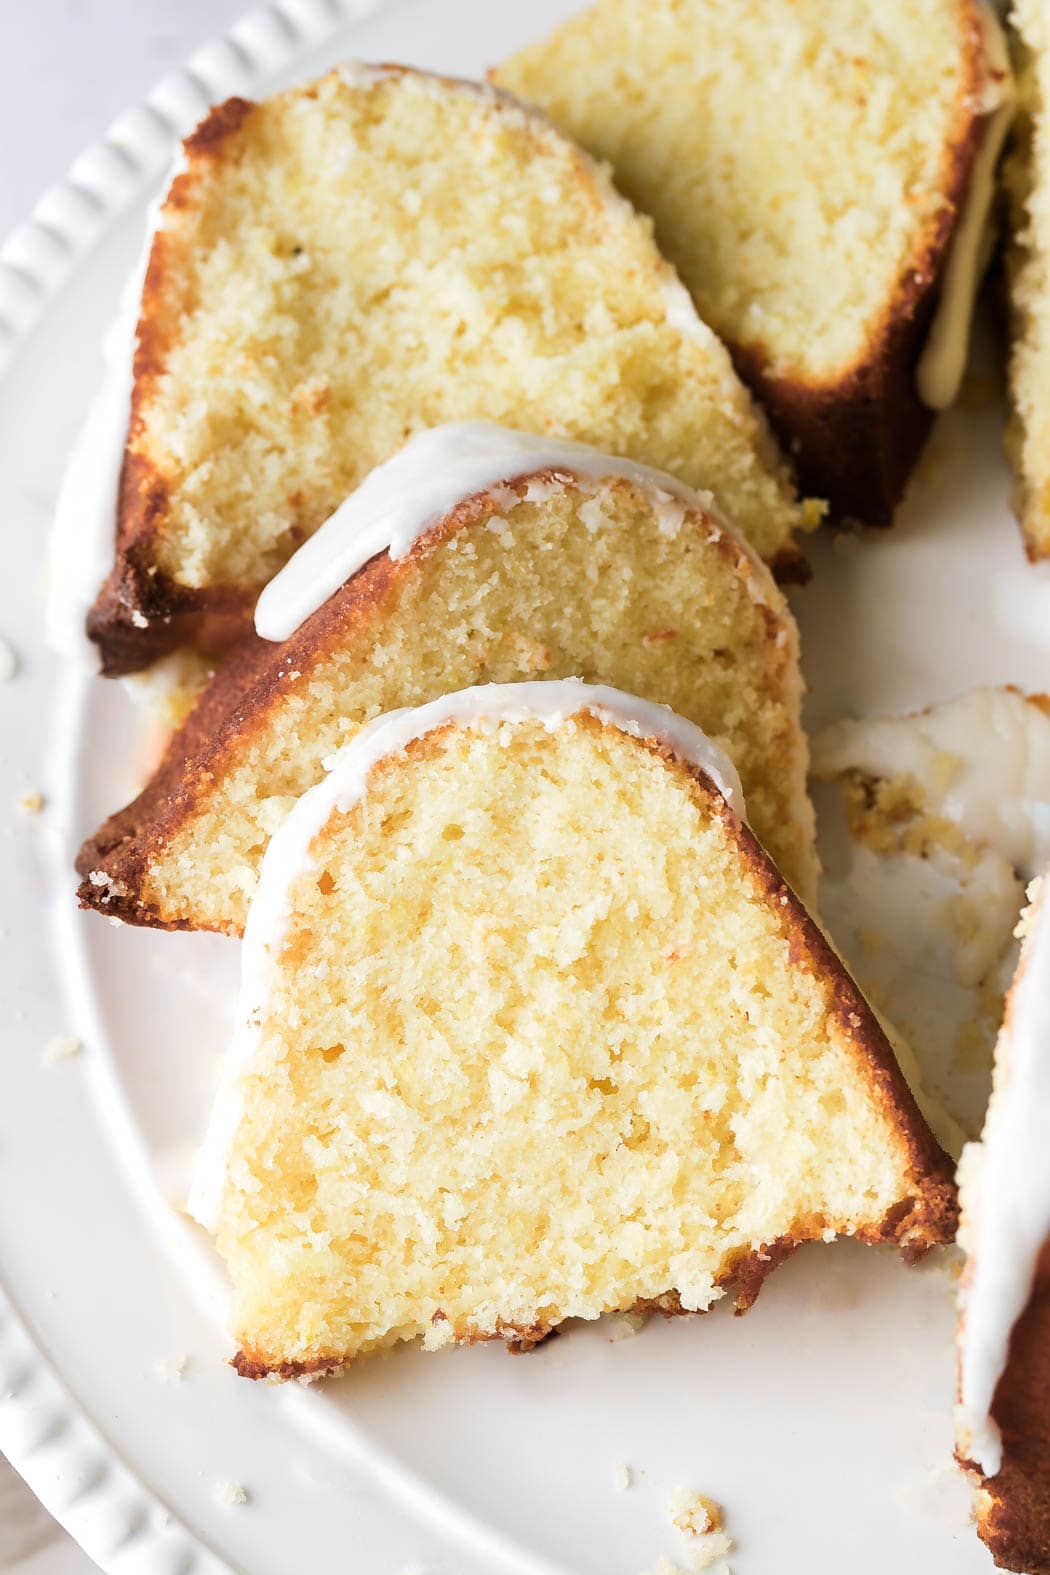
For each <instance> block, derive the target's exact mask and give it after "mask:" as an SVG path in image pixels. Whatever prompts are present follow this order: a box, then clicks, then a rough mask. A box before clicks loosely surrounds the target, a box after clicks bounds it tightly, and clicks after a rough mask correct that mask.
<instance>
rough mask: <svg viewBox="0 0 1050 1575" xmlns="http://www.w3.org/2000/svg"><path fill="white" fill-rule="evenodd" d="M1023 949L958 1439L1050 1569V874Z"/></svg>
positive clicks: (996, 1524)
mask: <svg viewBox="0 0 1050 1575" xmlns="http://www.w3.org/2000/svg"><path fill="white" fill-rule="evenodd" d="M1029 899H1030V902H1029V907H1028V908H1027V910H1026V912H1025V914H1024V916H1023V917H1022V920H1021V924H1020V926H1019V928H1018V934H1019V935H1020V936H1021V938H1022V944H1021V961H1020V963H1019V965H1018V971H1017V975H1016V977H1015V979H1014V983H1013V987H1012V989H1011V991H1010V995H1009V998H1008V1000H1007V1004H1006V1017H1005V1020H1004V1022H1003V1027H1002V1031H1001V1032H1000V1035H999V1042H998V1045H997V1046H996V1053H995V1084H994V1088H993V1092H992V1098H991V1103H990V1104H989V1106H988V1117H987V1120H986V1122H985V1127H984V1132H983V1134H982V1137H981V1141H980V1143H974V1144H970V1145H969V1146H968V1147H967V1148H966V1149H965V1150H964V1151H963V1158H962V1163H961V1165H960V1167H959V1187H960V1197H961V1202H962V1209H963V1217H962V1223H961V1226H960V1230H959V1240H960V1243H961V1244H962V1246H963V1247H964V1248H965V1250H966V1254H967V1263H966V1269H965V1272H964V1274H963V1279H962V1282H961V1295H960V1319H959V1407H958V1413H957V1426H956V1436H957V1445H958V1448H957V1453H958V1456H959V1459H960V1461H961V1462H962V1464H963V1465H964V1466H965V1467H966V1469H967V1470H968V1472H969V1473H970V1475H971V1476H972V1477H973V1479H974V1482H975V1491H974V1502H975V1509H976V1516H977V1529H978V1531H979V1533H980V1535H981V1537H982V1539H983V1540H984V1542H986V1543H987V1545H988V1547H989V1548H990V1550H991V1552H992V1555H993V1557H994V1559H995V1562H996V1564H998V1565H999V1566H1000V1567H1002V1568H1003V1569H1010V1570H1015V1571H1018V1572H1022V1575H1048V1572H1050V1149H1048V1144H1047V1133H1048V1131H1050V883H1048V881H1047V879H1046V877H1045V876H1044V877H1042V878H1041V879H1040V880H1037V881H1034V882H1033V883H1032V885H1031V887H1030V888H1029Z"/></svg>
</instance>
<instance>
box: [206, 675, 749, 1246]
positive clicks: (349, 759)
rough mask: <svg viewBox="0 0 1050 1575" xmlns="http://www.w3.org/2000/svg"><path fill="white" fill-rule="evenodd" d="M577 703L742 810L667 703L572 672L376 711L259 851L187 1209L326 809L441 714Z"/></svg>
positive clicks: (212, 1162)
mask: <svg viewBox="0 0 1050 1575" xmlns="http://www.w3.org/2000/svg"><path fill="white" fill-rule="evenodd" d="M581 712H586V713H588V714H590V715H591V716H594V717H597V718H598V720H599V721H601V722H603V723H605V724H606V725H608V726H611V727H616V728H618V729H619V730H620V731H621V732H623V733H626V734H628V735H629V736H630V737H632V738H639V739H654V740H656V741H657V742H658V743H660V744H662V745H666V746H667V747H668V748H670V749H672V750H673V751H674V753H675V754H676V755H678V756H679V757H680V758H681V759H682V760H685V761H687V762H688V763H689V764H691V765H693V766H695V767H696V768H697V769H698V770H700V771H702V772H703V774H704V775H705V776H706V777H707V778H708V780H709V781H710V783H711V784H712V786H713V787H714V788H715V789H716V790H717V792H718V793H720V794H721V795H722V797H723V798H724V799H725V801H726V803H727V804H728V806H729V808H730V809H731V810H732V811H733V813H734V814H735V815H736V816H738V817H739V818H740V819H741V820H743V819H744V818H745V808H744V795H743V790H742V788H741V786H740V778H739V777H738V776H737V773H736V769H735V767H734V766H733V764H732V762H731V761H730V760H729V758H728V756H726V755H725V754H724V753H723V752H722V750H721V749H719V748H718V746H717V745H716V744H713V743H712V742H711V740H710V739H709V738H708V737H707V734H706V733H703V732H701V730H700V728H698V727H696V726H695V725H694V723H692V722H689V721H686V719H685V718H684V717H681V716H678V715H676V713H675V712H674V711H672V710H670V709H669V707H667V706H663V705H656V704H654V703H653V702H652V701H649V700H641V699H639V698H638V697H637V696H635V695H628V694H624V693H623V691H622V690H619V689H611V688H609V687H607V686H606V685H603V684H586V683H583V682H582V680H580V679H578V678H563V679H557V680H554V681H551V682H542V681H541V682H535V683H522V684H481V685H479V686H477V687H476V688H474V689H462V690H460V691H458V692H457V693H455V694H450V695H443V696H442V697H441V698H440V699H438V700H432V701H430V703H429V704H427V705H423V706H418V707H416V708H415V709H412V708H408V707H406V708H403V709H401V710H397V711H388V712H387V713H386V715H384V716H380V717H377V718H376V720H375V721H374V722H372V723H370V724H369V725H368V726H367V727H364V728H362V729H361V731H360V732H359V733H358V734H357V735H356V736H355V737H354V738H353V739H351V741H350V742H349V743H348V744H345V745H344V746H343V748H342V749H340V750H338V751H337V753H336V754H334V755H333V756H332V757H331V758H330V759H329V760H327V761H326V762H325V766H326V768H327V771H328V775H327V776H326V777H325V778H324V779H323V781H321V782H318V783H317V785H316V786H315V787H312V788H310V789H308V791H307V792H306V793H304V794H303V796H302V797H301V798H300V799H299V800H298V802H297V803H296V804H295V806H294V808H293V809H292V810H291V811H290V812H289V814H288V816H287V817H286V819H285V820H284V821H283V823H282V824H281V825H280V826H279V827H278V829H277V831H276V832H275V833H274V835H273V836H272V837H271V839H270V842H269V845H268V847H267V849H266V852H265V854H264V855H263V861H262V868H261V870H260V874H259V884H258V887H257V889H256V893H255V896H254V898H253V900H252V903H251V907H250V908H249V910H248V920H247V923H246V924H245V928H244V942H243V946H242V949H241V985H240V996H239V1000H238V1005H237V1017H236V1028H235V1030H234V1037H233V1043H232V1045H231V1047H230V1051H229V1053H228V1055H227V1058H226V1062H225V1065H224V1069H223V1075H222V1080H221V1083H220V1087H219V1092H218V1095H217V1097H216V1102H215V1107H214V1109H213V1112H212V1117H211V1121H210V1123H209V1126H208V1132H207V1136H206V1137H205V1141H204V1145H203V1148H202V1150H201V1153H200V1156H199V1160H198V1163H197V1166H196V1170H195V1175H194V1181H193V1186H192V1189H191V1192H190V1198H189V1203H188V1207H189V1211H190V1213H191V1214H192V1215H193V1217H194V1219H196V1220H198V1221H199V1222H200V1223H201V1224H202V1225H206V1226H208V1227H209V1228H211V1229H214V1228H215V1225H216V1223H217V1220H218V1217H219V1211H220V1207H221V1203H222V1196H223V1189H224V1184H225V1178H226V1174H227V1166H228V1158H229V1154H230V1151H231V1147H232V1144H233V1140H234V1137H235V1135H236V1131H237V1127H238V1125H239V1123H240V1119H241V1111H242V1095H241V1076H242V1074H243V1072H244V1071H245V1070H246V1069H247V1067H248V1066H249V1065H250V1062H251V1058H252V1054H253V1052H254V1049H255V1047H256V1045H257V1044H258V1042H259V1034H260V1028H259V1024H260V1021H261V1018H262V1014H263V1011H264V1009H265V1005H266V1002H267V1000H268V998H269V993H270V976H271V969H272V967H273V965H274V963H275V961H276V958H277V957H278V955H279V953H280V949H281V945H282V942H283V939H284V935H285V933H286V930H287V926H288V921H289V918H290V916H291V915H290V908H289V902H290V898H291V893H292V888H293V886H294V884H295V882H296V881H297V880H298V879H299V877H300V876H301V875H302V874H303V872H304V871H305V870H308V869H309V868H310V863H311V854H310V849H311V845H312V843H313V841H314V839H315V837H316V836H317V835H318V833H319V832H320V831H321V830H322V828H323V827H324V826H325V824H326V823H327V821H328V820H329V818H330V816H331V815H332V814H333V813H335V812H339V813H345V812H346V811H347V810H348V809H350V808H351V807H352V806H353V805H354V804H355V803H357V802H358V801H359V800H360V799H361V798H362V797H364V795H365V793H366V792H367V788H368V777H369V773H370V772H371V771H372V768H373V767H374V766H375V765H376V764H377V762H378V761H380V760H384V759H386V758H387V757H388V756H390V755H393V754H399V753H400V752H402V751H403V750H404V749H405V748H407V746H408V745H409V744H411V743H413V742H414V741H415V740H416V739H419V738H423V737H424V736H425V735H426V734H427V733H431V732H433V731H434V730H435V729H436V728H439V727H443V726H444V725H445V724H446V723H449V722H451V723H453V724H455V725H456V726H457V727H465V728H472V729H478V730H483V731H486V732H495V731H496V730H497V729H498V728H499V727H501V726H503V725H504V724H507V723H509V724H510V725H512V726H513V725H519V724H521V723H523V722H529V721H539V722H542V724H543V726H544V727H545V728H546V729H547V730H548V731H550V732H553V731H555V730H556V729H558V728H560V727H563V726H564V725H565V724H566V722H568V721H569V720H570V719H571V718H572V717H574V716H578V715H580V713H581Z"/></svg>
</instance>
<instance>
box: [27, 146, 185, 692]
mask: <svg viewBox="0 0 1050 1575" xmlns="http://www.w3.org/2000/svg"><path fill="white" fill-rule="evenodd" d="M184 168H185V155H184V153H183V150H182V148H181V147H180V149H179V151H178V153H177V155H176V157H175V159H174V160H173V162H172V164H171V167H170V169H169V171H168V173H167V175H166V176H165V178H164V180H163V181H162V183H161V187H160V191H159V192H158V194H157V196H156V197H155V198H154V200H153V201H152V202H151V203H150V205H149V207H148V209H147V210H146V234H145V239H144V241H143V244H142V249H141V252H140V254H139V256H138V258H137V260H136V262H135V266H134V267H133V268H132V270H131V272H130V273H129V274H128V277H127V280H126V281H125V284H124V288H123V290H122V291H121V295H120V304H119V305H118V307H117V312H116V316H115V317H114V319H113V321H112V323H111V324H110V327H109V329H108V331H107V333H106V336H105V339H104V341H103V366H102V380H101V382H100V383H99V386H98V391H97V392H96V394H95V396H94V398H93V399H92V401H91V405H90V406H89V408H88V413H87V416H86V418H85V420H84V425H83V426H82V427H81V429H80V432H79V434H78V435H77V438H76V440H75V442H74V444H73V448H72V450H71V452H70V456H69V460H68V461H67V464H66V468H65V471H64V473H63V476H62V482H61V485H60V487H59V492H58V499H57V501H56V503H55V515H54V522H53V525H52V530H51V540H50V543H49V546H48V587H47V605H46V609H45V615H44V617H45V636H46V639H47V643H48V645H49V646H50V647H51V649H52V650H54V651H57V652H58V653H59V655H61V656H66V657H69V658H72V659H73V660H75V661H78V662H80V663H83V664H84V665H85V666H88V667H90V669H91V670H92V671H93V672H97V671H98V665H99V659H98V651H97V650H96V648H95V646H94V645H93V644H92V643H91V641H90V640H89V639H88V637H87V634H86V633H85V630H84V622H85V619H86V618H87V615H88V612H89V611H90V609H91V607H92V605H93V603H94V601H95V597H96V596H97V595H98V592H99V588H100V586H101V585H102V582H103V580H105V578H106V576H107V575H108V573H109V571H110V568H111V567H112V564H113V547H114V541H115V536H116V528H117V504H118V498H119V491H120V472H121V467H122V465H123V463H124V447H125V444H126V442H127V436H128V421H129V418H130V414H131V389H132V378H133V373H134V362H135V346H136V342H137V329H138V319H139V309H140V302H141V299H142V289H143V285H144V284H145V282H146V270H147V269H148V267H149V259H150V253H151V252H152V250H153V240H154V237H155V235H156V233H157V231H158V230H159V229H160V228H161V225H162V209H163V204H164V201H165V199H166V197H167V195H168V192H169V191H170V189H171V186H172V183H173V181H175V180H176V178H177V177H178V176H179V175H180V174H181V173H182V171H183V170H184Z"/></svg>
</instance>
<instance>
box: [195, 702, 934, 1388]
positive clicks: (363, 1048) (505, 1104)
mask: <svg viewBox="0 0 1050 1575" xmlns="http://www.w3.org/2000/svg"><path fill="white" fill-rule="evenodd" d="M724 817H729V822H730V823H731V824H735V823H733V822H732V817H731V816H729V811H728V810H727V808H726V806H725V804H724V801H723V800H722V799H721V797H720V796H719V795H718V794H717V793H715V792H714V790H713V789H711V788H710V787H708V786H704V787H701V786H700V785H699V783H698V781H697V778H696V777H695V776H693V775H692V774H691V773H690V772H689V771H688V769H687V768H686V767H684V766H683V765H681V763H680V762H678V761H671V762H669V761H668V760H667V759H666V758H665V757H663V756H661V755H660V754H658V753H656V752H655V751H654V750H653V749H652V748H651V747H650V746H647V745H644V744H638V743H636V742H635V741H634V740H632V739H629V738H625V737H624V735H623V734H621V733H619V732H618V731H617V730H616V729H614V728H612V727H606V726H603V725H602V724H601V723H599V722H597V721H595V720H593V719H592V718H590V717H588V716H586V715H581V716H579V717H577V718H575V719H570V720H569V721H568V722H566V723H564V724H562V725H561V726H560V727H558V728H557V729H556V730H555V731H554V732H553V733H552V732H548V731H546V730H545V728H544V726H543V725H542V724H541V723H539V722H536V721H526V722H522V723H518V724H516V725H513V726H512V725H510V724H502V725H499V726H498V728H497V730H496V731H494V732H493V731H489V732H481V731H474V730H467V729H463V728H459V727H456V726H446V727H445V728H444V729H442V730H441V731H439V732H437V733H433V734H431V735H429V736H427V737H424V738H423V739H422V740H419V741H417V742H416V743H415V744H412V745H410V746H409V747H408V750H407V751H406V752H405V753H403V754H401V755H399V756H393V757H388V758H387V759H386V760H384V761H381V762H380V763H379V765H378V766H377V767H374V768H373V770H372V772H371V775H370V777H369V780H368V785H367V793H366V797H365V798H364V799H363V800H362V801H359V802H357V803H356V804H355V805H353V806H351V807H349V808H348V809H345V810H343V811H342V812H339V811H336V812H334V813H333V815H332V817H331V818H330V819H329V820H328V822H327V824H326V825H325V826H324V828H323V829H322V830H321V831H320V832H319V833H318V834H317V835H316V836H315V838H314V840H313V842H312V844H311V847H310V856H309V859H308V861H307V863H306V864H305V865H304V866H303V867H302V868H301V870H299V871H297V872H296V874H295V875H294V877H293V878H292V880H291V882H290V885H289V887H288V893H287V896H288V907H289V910H290V918H289V920H288V925H287V929H286V931H285V934H284V939H283V943H281V944H280V946H279V948H278V950H277V951H276V952H275V954H274V955H273V965H272V968H271V969H270V970H269V972H268V985H267V990H266V994H265V1000H264V1001H263V1002H262V1003H261V1006H260V1009H259V1012H258V1014H257V1017H256V1021H257V1024H258V1033H257V1036H256V1038H255V1040H254V1043H253V1045H252V1048H251V1049H250V1051H249V1052H247V1060H246V1062H245V1064H244V1065H243V1067H242V1071H241V1078H240V1084H239V1098H240V1099H242V1100H243V1108H242V1110H241V1114H240V1119H239V1123H238V1124H237V1127H236V1134H235V1137H234V1139H233V1142H232V1146H231V1148H230V1149H229V1152H228V1155H227V1165H226V1169H225V1172H224V1175H225V1180H224V1182H223V1185H222V1189H221V1197H220V1200H219V1206H218V1210H217V1212H216V1213H215V1214H214V1216H213V1219H212V1221H211V1223H212V1224H213V1225H214V1228H215V1230H216V1235H217V1240H218V1245H219V1248H220V1250H221V1252H222V1253H223V1255H224V1257H225V1258H226V1260H227V1263H228V1265H229V1267H230V1270H231V1273H232V1278H233V1284H234V1288H235V1291H234V1313H233V1320H234V1329H235V1333H236V1335H237V1337H238V1338H239V1339H240V1340H241V1342H242V1347H243V1355H242V1358H241V1365H242V1368H243V1370H244V1371H246V1372H250V1373H258V1372H261V1371H263V1370H264V1369H266V1368H273V1367H276V1366H278V1365H279V1364H281V1363H286V1364H290V1365H289V1366H286V1367H285V1368H284V1369H283V1370H284V1371H285V1372H289V1371H294V1370H296V1366H297V1365H300V1366H305V1367H307V1368H308V1367H310V1366H311V1365H320V1366H324V1365H327V1364H329V1363H331V1362H338V1361H340V1360H342V1359H345V1358H349V1357H351V1356H353V1355H355V1354H356V1353H359V1352H362V1351H365V1350H368V1349H369V1348H371V1347H373V1346H376V1345H380V1344H384V1343H388V1342H391V1341H394V1340H399V1339H409V1338H412V1337H415V1336H422V1337H423V1339H424V1340H425V1341H426V1343H427V1344H428V1345H430V1346H434V1345H439V1344H442V1343H444V1342H445V1341H446V1340H448V1339H451V1338H457V1339H469V1338H472V1337H475V1336H485V1335H493V1334H497V1333H500V1332H502V1333H504V1334H506V1333H509V1332H511V1331H513V1330H515V1329H518V1330H522V1331H527V1330H533V1331H535V1330H536V1328H537V1326H539V1327H540V1328H545V1327H549V1326H551V1325H553V1324H556V1323H557V1322H559V1321H560V1320H562V1319H564V1318H567V1317H580V1318H593V1317H596V1316H597V1315H599V1314H600V1313H602V1312H603V1311H606V1310H608V1309H613V1308H627V1307H630V1306H632V1305H633V1304H635V1303H636V1302H638V1301H639V1300H644V1299H648V1298H659V1297H663V1296H665V1295H667V1294H668V1293H673V1294H674V1295H676V1296H677V1297H678V1298H679V1299H680V1302H681V1306H682V1307H683V1308H684V1309H687V1310H691V1309H703V1308H706V1307H708V1306H710V1305H711V1303H712V1302H713V1301H714V1300H715V1299H716V1298H717V1297H718V1296H719V1295H720V1294H721V1292H720V1290H719V1285H720V1282H722V1281H724V1280H726V1279H728V1278H731V1277H732V1275H733V1271H734V1269H735V1268H738V1267H739V1266H740V1264H741V1261H742V1260H743V1259H745V1258H746V1257H747V1255H748V1254H750V1253H752V1252H753V1251H757V1250H759V1249H761V1248H762V1247H763V1246H764V1245H768V1244H771V1243H774V1242H776V1241H777V1240H778V1239H779V1238H785V1237H786V1238H791V1239H802V1238H807V1237H813V1236H819V1235H821V1233H822V1232H823V1231H825V1230H827V1229H830V1230H836V1231H843V1232H846V1231H853V1232H858V1233H861V1234H863V1233H864V1231H865V1230H868V1231H869V1232H871V1231H877V1230H878V1228H879V1226H880V1225H881V1223H882V1221H883V1219H884V1216H886V1215H887V1214H888V1213H890V1212H891V1211H892V1210H893V1209H895V1208H896V1207H898V1206H899V1205H900V1203H901V1200H902V1198H903V1197H904V1196H905V1195H906V1191H907V1187H908V1181H907V1175H908V1163H909V1162H908V1156H907V1151H906V1145H905V1141H904V1138H903V1137H902V1135H901V1133H900V1132H899V1130H898V1129H896V1128H894V1127H893V1125H892V1123H891V1122H890V1120H888V1119H887V1115H886V1112H885V1108H884V1107H883V1106H882V1105H881V1104H880V1095H879V1091H878V1089H877V1087H876V1084H875V1083H874V1081H873V1080H872V1069H871V1068H870V1067H869V1068H865V1065H864V1063H863V1060H862V1052H861V1051H860V1050H858V1049H857V1048H855V1047H854V1048H851V1047H850V1045H849V1044H848V1042H847V1036H848V1035H849V1034H850V1033H851V1029H850V1028H849V1027H848V1026H844V1024H843V1022H842V1021H841V1020H840V1018H838V1017H836V1015H835V1013H834V1010H833V1008H834V996H835V986H834V983H833V982H832V983H829V982H827V981H824V980H822V979H821V977H820V975H819V971H818V970H816V969H813V968H810V967H806V966H798V965H797V954H796V952H795V950H794V949H793V945H792V939H791V931H790V928H789V920H788V919H787V918H786V916H785V912H784V909H783V907H782V905H781V904H780V903H779V902H777V901H776V900H775V899H774V900H763V880H762V867H761V866H758V867H757V868H754V867H749V865H748V863H747V861H746V859H745V858H744V857H742V855H741V851H740V846H739V843H738V841H736V840H734V837H733V835H732V832H731V829H730V825H727V823H726V819H725V818H724Z"/></svg>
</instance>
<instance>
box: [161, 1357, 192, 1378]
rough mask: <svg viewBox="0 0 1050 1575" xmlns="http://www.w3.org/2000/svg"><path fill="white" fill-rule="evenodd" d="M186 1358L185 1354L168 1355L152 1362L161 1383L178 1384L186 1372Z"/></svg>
mask: <svg viewBox="0 0 1050 1575" xmlns="http://www.w3.org/2000/svg"><path fill="white" fill-rule="evenodd" d="M187 1360H188V1358H187V1357H185V1356H168V1357H164V1358H163V1359H162V1360H161V1361H159V1362H154V1364H153V1370H154V1372H155V1373H156V1375H157V1377H158V1378H159V1379H160V1381H161V1383H162V1384H179V1383H181V1382H182V1380H183V1377H184V1375H185V1372H186V1363H187Z"/></svg>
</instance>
